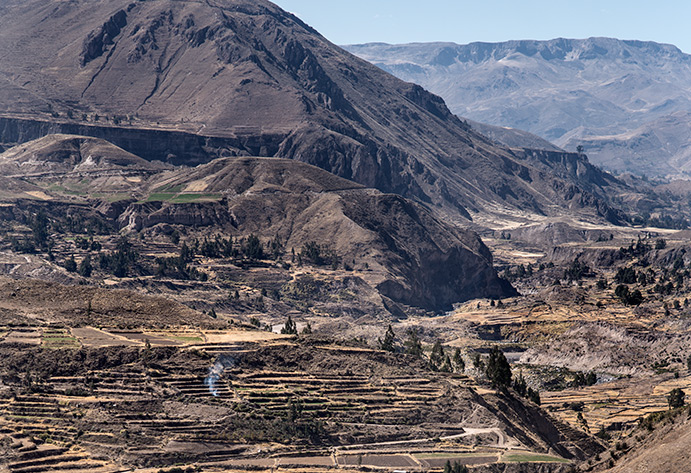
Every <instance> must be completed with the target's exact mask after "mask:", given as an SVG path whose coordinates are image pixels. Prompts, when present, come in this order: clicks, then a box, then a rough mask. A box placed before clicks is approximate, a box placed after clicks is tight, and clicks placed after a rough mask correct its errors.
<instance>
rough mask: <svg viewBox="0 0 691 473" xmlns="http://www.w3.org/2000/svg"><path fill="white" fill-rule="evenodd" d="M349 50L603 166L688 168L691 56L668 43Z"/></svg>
mask: <svg viewBox="0 0 691 473" xmlns="http://www.w3.org/2000/svg"><path fill="white" fill-rule="evenodd" d="M346 49H348V50H349V51H351V52H353V53H354V54H356V55H358V56H360V57H362V58H364V59H366V60H368V61H371V62H372V63H374V64H376V65H378V66H380V67H382V68H383V69H384V70H386V71H388V72H390V73H392V74H394V75H396V76H397V77H399V78H402V79H403V80H407V81H411V82H415V83H417V84H420V85H422V86H423V87H425V88H426V89H428V90H430V91H432V92H434V93H436V94H439V95H440V96H442V97H443V98H444V100H445V101H446V102H447V104H448V105H449V107H450V109H451V110H452V111H453V112H454V113H455V114H457V115H459V116H463V117H468V118H470V119H472V120H476V121H479V122H484V123H488V124H491V125H497V126H508V127H513V128H518V129H521V130H526V131H528V132H531V133H534V134H536V135H538V136H541V137H542V138H545V139H547V140H548V141H551V142H553V143H555V144H556V145H557V146H560V147H562V148H564V149H568V150H575V149H576V147H577V146H578V145H582V146H584V148H585V151H586V153H588V156H589V157H590V158H591V160H592V161H593V163H594V164H597V165H598V166H603V167H605V168H606V169H609V170H614V171H619V172H621V171H629V172H634V173H638V174H647V175H654V176H667V175H687V173H688V169H687V168H688V160H689V156H688V147H689V145H690V143H691V142H690V141H689V137H688V133H685V132H683V130H685V129H688V126H689V117H688V114H689V112H691V92H689V90H690V89H689V84H691V56H689V55H688V54H684V53H683V52H681V51H680V50H679V49H677V48H675V47H674V46H671V45H666V44H658V43H653V42H642V41H620V40H616V39H610V38H589V39H583V40H579V39H562V38H560V39H554V40H551V41H528V40H526V41H509V42H505V43H471V44H468V45H457V44H453V43H426V44H425V43H420V44H404V45H388V44H365V45H352V46H346ZM680 130H682V133H679V131H680ZM670 136H674V138H673V139H671V140H670Z"/></svg>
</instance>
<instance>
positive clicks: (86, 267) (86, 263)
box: [78, 255, 93, 278]
mask: <svg viewBox="0 0 691 473" xmlns="http://www.w3.org/2000/svg"><path fill="white" fill-rule="evenodd" d="M78 271H79V274H80V275H81V276H84V277H85V278H89V277H91V272H92V271H93V266H92V265H91V256H90V255H86V256H85V257H84V259H83V260H82V261H81V263H79V268H78Z"/></svg>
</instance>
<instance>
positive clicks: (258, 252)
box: [243, 234, 264, 260]
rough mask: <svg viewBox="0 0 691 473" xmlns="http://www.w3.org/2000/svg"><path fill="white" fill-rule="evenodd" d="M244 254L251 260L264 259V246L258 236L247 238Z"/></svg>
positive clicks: (252, 235) (253, 235)
mask: <svg viewBox="0 0 691 473" xmlns="http://www.w3.org/2000/svg"><path fill="white" fill-rule="evenodd" d="M243 252H244V253H245V256H247V257H248V258H249V259H255V260H258V259H262V258H263V257H264V245H262V242H261V241H260V240H259V237H258V236H257V235H255V234H251V235H250V236H249V237H247V241H246V242H245V246H244V248H243Z"/></svg>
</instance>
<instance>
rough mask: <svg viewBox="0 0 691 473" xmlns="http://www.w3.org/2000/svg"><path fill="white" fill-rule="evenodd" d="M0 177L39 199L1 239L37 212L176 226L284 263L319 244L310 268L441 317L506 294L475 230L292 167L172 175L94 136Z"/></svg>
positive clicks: (231, 166)
mask: <svg viewBox="0 0 691 473" xmlns="http://www.w3.org/2000/svg"><path fill="white" fill-rule="evenodd" d="M0 171H1V172H5V173H8V174H11V175H13V176H14V178H15V179H12V180H11V181H12V182H16V183H22V185H23V186H24V187H25V188H26V189H27V190H25V191H24V193H25V194H26V195H25V196H24V197H25V198H27V197H29V196H30V195H33V196H36V198H35V200H37V201H36V202H18V203H17V204H15V206H14V207H13V208H12V209H6V211H5V212H3V214H2V215H3V218H4V219H5V220H6V222H7V225H8V227H9V228H10V233H11V234H12V231H13V230H14V229H15V228H14V227H13V223H12V222H13V221H14V222H16V223H27V222H29V223H30V222H32V221H33V219H34V217H33V215H34V214H36V213H37V212H44V213H45V214H46V215H47V217H48V219H49V220H52V221H53V223H52V226H53V227H54V228H58V227H59V226H61V225H60V224H58V222H61V223H62V225H63V226H68V227H70V228H72V229H74V228H75V226H77V227H78V228H79V229H80V231H81V230H82V229H83V228H84V225H83V224H81V223H80V222H82V221H90V222H91V223H90V225H92V226H93V228H89V229H88V230H89V232H93V231H101V232H106V233H111V234H113V236H115V235H116V234H117V230H122V231H123V232H124V233H129V234H134V233H138V234H143V233H148V234H151V235H153V236H155V237H156V238H157V237H160V236H162V235H161V234H163V237H164V239H165V240H168V237H167V236H165V235H170V234H171V233H172V232H173V231H174V229H175V231H178V232H180V233H183V234H189V233H192V232H195V236H196V237H198V238H203V239H204V240H207V238H209V237H210V236H212V235H219V236H220V235H223V236H230V237H231V238H232V237H236V238H241V237H247V236H249V235H251V234H253V235H257V236H259V237H261V238H262V239H263V240H264V241H266V242H269V241H271V242H276V244H280V248H275V249H274V251H279V250H280V252H281V253H283V252H287V251H289V250H290V251H292V255H293V259H294V258H295V251H296V250H297V251H300V249H304V248H305V247H306V246H309V245H310V244H313V245H317V246H316V247H315V248H316V249H317V250H318V252H322V253H323V254H322V256H320V257H317V256H313V257H312V259H313V260H315V261H314V262H316V263H319V265H324V266H331V265H335V266H338V265H339V262H342V265H343V266H350V267H351V268H358V269H360V270H364V269H365V268H366V269H367V271H366V272H365V280H366V281H367V282H366V283H365V282H364V281H362V285H364V286H366V287H371V290H372V291H373V292H374V291H376V292H378V293H379V294H381V295H382V296H384V297H386V298H389V299H391V300H393V301H396V302H399V303H403V304H406V305H410V306H415V307H422V308H425V309H429V310H441V309H445V308H449V307H450V306H451V304H453V303H455V302H459V301H461V300H467V299H469V298H474V297H497V298H499V297H507V296H511V295H514V294H515V291H514V290H513V288H512V287H511V286H510V285H509V284H508V283H506V281H503V280H501V279H499V278H498V276H497V274H496V272H495V270H494V268H493V267H492V255H491V253H490V252H489V250H488V249H487V247H486V246H485V245H484V244H483V243H482V241H481V240H480V238H479V237H478V236H477V235H476V234H475V233H473V232H471V231H468V230H461V229H457V228H455V227H452V226H450V225H449V224H447V223H445V222H443V221H441V220H439V219H438V218H436V217H435V216H434V215H433V214H432V213H431V212H430V211H429V210H428V209H427V208H426V207H423V206H422V205H419V204H416V203H414V202H412V201H410V200H408V199H405V198H404V197H401V196H398V195H395V194H383V193H381V192H379V191H377V190H374V189H368V188H365V187H363V186H361V185H359V184H357V183H354V182H352V181H348V180H345V179H343V178H340V177H337V176H335V175H333V174H331V173H329V172H327V171H324V170H322V169H320V168H317V167H315V166H311V165H308V164H304V163H300V162H297V161H294V160H286V159H278V158H249V157H236V158H219V159H216V160H214V161H212V162H210V163H208V164H205V165H200V166H198V167H195V168H192V169H190V168H186V167H178V168H173V167H172V166H169V165H167V166H166V165H163V164H161V163H150V162H148V161H145V160H143V159H141V158H138V157H136V156H134V155H132V154H130V153H127V152H125V151H124V150H122V149H120V148H117V147H116V146H114V145H112V144H110V143H108V142H106V141H104V140H96V139H91V138H84V137H79V136H70V135H49V136H46V137H44V138H41V139H38V140H35V141H32V142H28V143H25V144H22V145H19V146H16V147H14V148H11V149H10V150H8V151H6V152H5V153H3V154H0ZM5 179H7V180H8V181H10V179H9V178H5ZM28 189H34V190H33V191H30V190H28ZM20 197H22V196H21V195H17V196H14V197H13V199H11V200H12V201H15V202H17V199H18V198H20ZM38 197H41V198H42V199H43V201H44V204H41V202H39V201H38ZM65 218H68V219H69V220H65ZM15 225H16V224H15ZM190 227H192V228H190ZM63 231H64V230H63ZM56 236H57V235H56ZM17 237H19V235H17ZM279 242H280V243H279ZM64 244H67V245H68V247H69V242H67V241H65V242H64ZM155 247H156V245H155V244H147V245H143V248H142V251H143V252H147V253H150V252H151V251H153V248H155ZM332 253H333V256H329V255H331V254H332ZM274 256H275V257H277V256H278V254H276V255H274ZM316 260H319V261H316ZM321 260H323V261H321ZM320 261H321V262H320ZM285 273H286V274H287V273H288V272H287V271H285ZM281 277H286V276H285V275H284V276H281ZM387 300H388V299H387ZM384 304H385V303H384ZM379 305H380V307H381V305H382V302H381V300H380V301H379Z"/></svg>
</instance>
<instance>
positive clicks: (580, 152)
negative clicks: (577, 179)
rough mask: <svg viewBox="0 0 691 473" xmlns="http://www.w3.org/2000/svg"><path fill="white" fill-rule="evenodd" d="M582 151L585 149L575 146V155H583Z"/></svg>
mask: <svg viewBox="0 0 691 473" xmlns="http://www.w3.org/2000/svg"><path fill="white" fill-rule="evenodd" d="M583 151H585V148H583V145H578V146H576V153H578V154H583Z"/></svg>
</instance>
